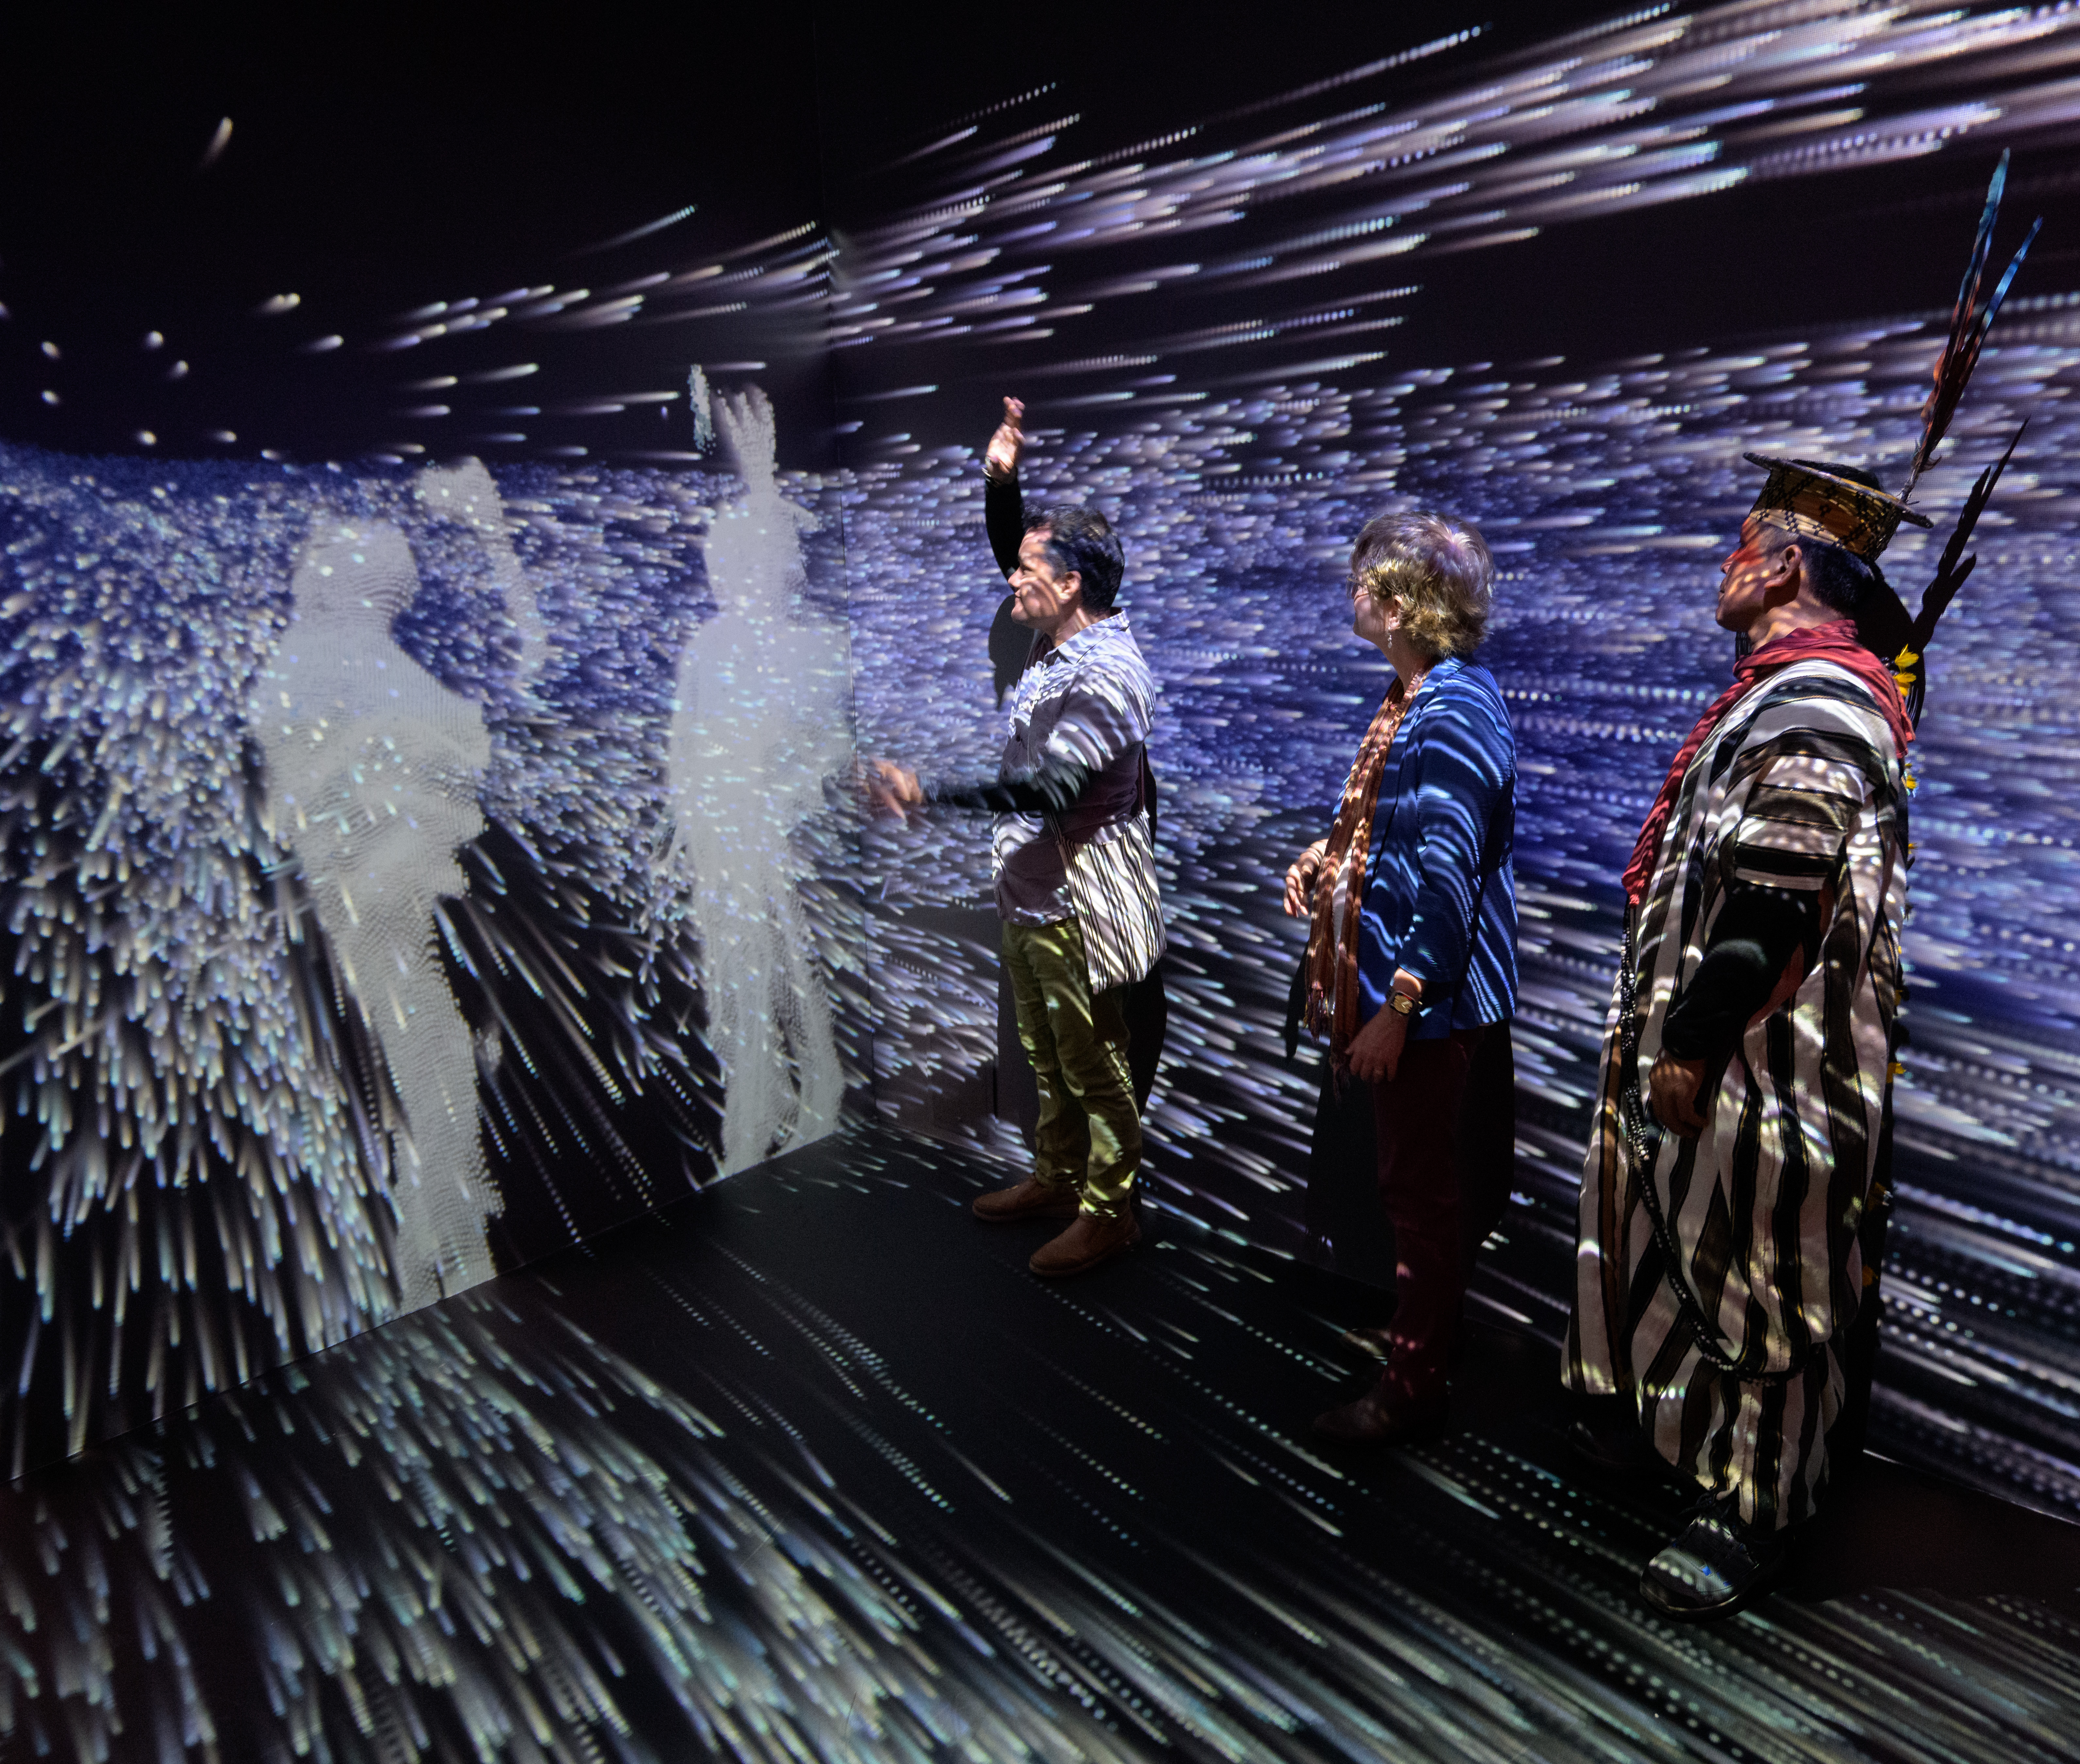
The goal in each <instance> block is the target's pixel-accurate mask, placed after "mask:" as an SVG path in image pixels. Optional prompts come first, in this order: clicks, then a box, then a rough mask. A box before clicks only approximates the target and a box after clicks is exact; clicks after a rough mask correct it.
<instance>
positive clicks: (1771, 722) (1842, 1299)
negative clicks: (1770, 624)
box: [1565, 660, 1906, 1530]
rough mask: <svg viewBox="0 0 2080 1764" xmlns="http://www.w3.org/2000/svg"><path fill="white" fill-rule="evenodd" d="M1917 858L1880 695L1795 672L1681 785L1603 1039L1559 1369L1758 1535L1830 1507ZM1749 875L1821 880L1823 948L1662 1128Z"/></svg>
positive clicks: (1763, 693) (1824, 664) (1747, 705)
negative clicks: (1682, 1117) (1696, 1101)
mask: <svg viewBox="0 0 2080 1764" xmlns="http://www.w3.org/2000/svg"><path fill="white" fill-rule="evenodd" d="M1734 882H1757V883H1763V884H1767V885H1768V886H1772V887H1777V888H1792V889H1803V890H1815V891H1818V892H1819V894H1820V898H1821V903H1822V927H1823V928H1822V933H1821V940H1820V941H1821V949H1820V953H1819V956H1818V960H1816V961H1815V962H1814V963H1813V966H1811V968H1810V970H1808V972H1807V974H1806V976H1805V980H1804V981H1803V983H1801V985H1800V986H1799V987H1798V989H1797V993H1796V994H1795V995H1793V998H1792V999H1791V1000H1790V1002H1789V1004H1784V1005H1783V1006H1782V1007H1781V1008H1779V1009H1777V1010H1776V1011H1775V1012H1771V1013H1770V1014H1768V1016H1763V1017H1762V1018H1761V1019H1760V1020H1758V1021H1755V1022H1754V1023H1751V1024H1750V1025H1749V1027H1748V1029H1747V1033H1746V1034H1745V1035H1744V1036H1743V1037H1742V1041H1741V1042H1740V1044H1739V1045H1738V1047H1737V1048H1736V1049H1735V1050H1734V1052H1733V1054H1732V1055H1731V1057H1730V1058H1729V1060H1728V1061H1727V1062H1726V1066H1725V1069H1724V1071H1723V1072H1714V1071H1709V1070H1708V1071H1707V1073H1706V1075H1705V1097H1704V1102H1703V1104H1702V1105H1701V1106H1700V1112H1701V1113H1702V1114H1703V1115H1704V1117H1705V1123H1706V1125H1705V1130H1704V1132H1703V1133H1702V1134H1701V1135H1700V1137H1699V1138H1696V1139H1694V1140H1688V1139H1682V1138H1678V1137H1677V1136H1676V1135H1675V1134H1674V1133H1660V1132H1659V1129H1656V1128H1655V1127H1654V1125H1653V1121H1652V1117H1651V1114H1650V1112H1648V1111H1647V1109H1646V1106H1645V1104H1646V1096H1647V1074H1648V1072H1649V1071H1650V1068H1651V1067H1652V1066H1653V1064H1654V1058H1655V1057H1656V1055H1657V1054H1659V1052H1660V1051H1661V1031H1662V1023H1663V1020H1664V1018H1665V1017H1666V1016H1667V1013H1668V1012H1669V1010H1670V1008H1671V1006H1672V1005H1673V1004H1674V1003H1675V999H1677V998H1678V997H1679V996H1680V995H1681V993H1682V990H1683V988H1684V986H1685V985H1686V984H1687V983H1688V981H1689V979H1690V978H1691V976H1692V975H1693V974H1695V973H1696V970H1697V966H1698V963H1699V962H1700V961H1701V960H1702V959H1703V957H1704V954H1705V947H1706V945H1707V943H1708V941H1709V938H1710V936H1711V932H1712V928H1713V923H1714V921H1715V920H1716V919H1717V915H1718V911H1719V909H1720V907H1721V905H1722V904H1723V903H1724V902H1725V900H1726V894H1727V890H1728V888H1729V886H1730V885H1731V884H1732V883H1734ZM1905 912H1906V837H1905V828H1904V811H1903V798H1902V794H1901V781H1900V757H1899V755H1898V752H1897V751H1896V748H1895V746H1894V743H1893V735H1892V731H1891V728H1890V727H1889V724H1888V723H1887V722H1886V719H1885V715H1884V714H1883V712H1882V711H1881V710H1880V708H1879V706H1878V705H1877V702H1876V700H1875V699H1874V698H1872V694H1871V692H1870V690H1869V689H1868V687H1867V686H1866V685H1864V683H1863V682H1861V681H1859V680H1857V679H1856V677H1855V676H1854V675H1852V674H1851V673H1850V672H1848V671H1847V669H1846V668H1842V667H1840V666H1839V665H1837V664H1834V663H1832V662H1829V661H1826V660H1807V661H1803V662H1800V663H1797V664H1794V665H1793V666H1791V667H1789V668H1785V669H1784V670H1783V671H1782V672H1780V673H1777V674H1775V675H1773V676H1772V677H1769V678H1768V679H1767V680H1766V681H1763V683H1762V684H1760V685H1758V686H1757V687H1756V688H1755V690H1754V691H1753V692H1752V693H1751V694H1750V695H1749V696H1748V697H1747V698H1745V699H1742V701H1740V702H1738V703H1737V704H1736V705H1735V706H1734V708H1733V709H1732V710H1730V712H1728V713H1727V714H1726V718H1725V719H1724V720H1723V721H1722V722H1721V724H1720V725H1719V727H1718V728H1717V730H1716V731H1713V735H1711V737H1710V738H1709V740H1707V741H1706V742H1705V745H1704V746H1703V747H1702V748H1700V750H1699V752H1698V753H1697V756H1696V758H1695V759H1694V760H1692V762H1691V764H1690V766H1689V768H1688V771H1687V772H1686V773H1684V778H1683V782H1682V786H1681V788H1680V792H1679V794H1678V795H1677V798H1676V801H1675V807H1674V810H1673V811H1672V812H1671V815H1670V818H1669V823H1668V829H1667V833H1666V834H1665V836H1663V841H1662V848H1661V853H1660V856H1659V860H1658V861H1657V863H1656V865H1655V869H1654V876H1653V879H1652V881H1651V882H1650V884H1649V886H1648V888H1647V891H1646V896H1645V898H1644V899H1642V902H1641V903H1640V905H1639V907H1638V910H1637V911H1636V913H1635V915H1634V919H1633V935H1632V936H1631V939H1630V940H1629V945H1628V954H1627V960H1628V962H1629V965H1630V968H1631V981H1630V984H1629V985H1628V983H1627V978H1626V975H1625V974H1624V973H1622V972H1621V974H1620V976H1619V980H1618V984H1617V989H1616V992H1615V995H1614V996H1613V999H1612V1005H1611V1012H1610V1016H1609V1020H1608V1024H1607V1026H1606V1029H1605V1032H1604V1053H1603V1062H1602V1068H1601V1071H1600V1079H1599V1084H1598V1102H1597V1109H1596V1123H1595V1127H1594V1130H1593V1132H1592V1133H1591V1138H1590V1142H1589V1148H1588V1154H1587V1159H1586V1160H1585V1163H1584V1167H1583V1177H1582V1195H1581V1213H1580V1221H1579V1244H1578V1251H1577V1255H1576V1258H1575V1278H1576V1288H1575V1315H1574V1318H1573V1321H1572V1322H1571V1323H1570V1327H1569V1330H1568V1339H1567V1349H1566V1373H1565V1376H1566V1379H1567V1381H1568V1382H1569V1384H1570V1385H1572V1386H1573V1387H1574V1388H1575V1389H1577V1390H1579V1391H1581V1392H1583V1393H1585V1394H1588V1395H1592V1396H1595V1395H1609V1394H1612V1393H1631V1394H1634V1395H1636V1396H1637V1398H1638V1402H1639V1403H1640V1406H1641V1413H1642V1418H1643V1420H1644V1421H1645V1423H1646V1426H1647V1429H1648V1431H1649V1433H1650V1437H1651V1438H1652V1439H1653V1442H1654V1447H1655V1448H1656V1449H1657V1450H1658V1451H1659V1452H1660V1454H1661V1456H1663V1457H1664V1458H1666V1459H1667V1460H1669V1462H1670V1463H1671V1464H1675V1465H1676V1466H1677V1467H1679V1468H1680V1469H1684V1470H1687V1471H1688V1472H1689V1473H1691V1474H1692V1475H1693V1476H1695V1477H1696V1479H1697V1481H1699V1483H1700V1484H1701V1485H1703V1486H1704V1487H1705V1488H1706V1489H1707V1490H1711V1491H1713V1492H1714V1493H1717V1494H1738V1497H1739V1501H1740V1513H1741V1516H1742V1519H1746V1520H1747V1521H1748V1522H1750V1523H1757V1524H1759V1525H1760V1526H1761V1527H1763V1529H1765V1530H1768V1529H1770V1528H1772V1527H1776V1526H1780V1525H1786V1524H1791V1523H1796V1522H1797V1520H1799V1519H1804V1518H1805V1517H1807V1516H1808V1515H1810V1513H1811V1512H1812V1511H1813V1506H1814V1501H1815V1499H1816V1498H1817V1497H1818V1494H1819V1492H1820V1490H1821V1488H1822V1485H1824V1483H1825V1481H1826V1435H1827V1431H1828V1429H1829V1428H1830V1427H1831V1426H1832V1425H1833V1424H1834V1422H1835V1418H1836V1417H1837V1415H1838V1414H1839V1413H1840V1411H1841V1408H1842V1403H1843V1390H1844V1381H1843V1365H1842V1347H1843V1343H1844V1341H1845V1339H1846V1338H1847V1333H1848V1330H1849V1326H1850V1325H1851V1322H1854V1320H1855V1318H1856V1309H1857V1306H1858V1305H1859V1302H1860V1300H1861V1298H1862V1297H1863V1293H1864V1271H1863V1263H1862V1258H1861V1254H1860V1248H1859V1245H1858V1241H1857V1226H1858V1224H1859V1221H1860V1217H1861V1216H1862V1213H1863V1209H1864V1199H1865V1196H1866V1193H1867V1191H1868V1188H1869V1185H1870V1181H1871V1175H1872V1163H1873V1159H1875V1157H1876V1154H1877V1143H1878V1137H1879V1129H1880V1122H1881V1114H1882V1110H1883V1107H1884V1104H1885V1092H1886V1087H1887V1085H1888V1084H1889V1082H1890V1070H1891V1058H1892V1046H1893V1038H1892V1037H1893V1018H1894V1016H1895V1015H1896V1013H1897V1011H1898V1000H1899V996H1900V989H1901V985H1902V973H1901V962H1900V928H1901V925H1902V922H1903V920H1904V916H1905ZM1628 999H1630V1000H1631V1002H1632V1013H1631V1014H1632V1020H1633V1024H1634V1025H1636V1034H1637V1042H1636V1045H1635V1048H1634V1051H1633V1057H1632V1058H1630V1059H1629V1060H1628V1059H1627V1058H1625V1053H1624V1045H1625V1041H1627V1040H1628V1039H1629V1037H1628V1036H1627V1034H1626V1033H1625V1032H1626V1029H1627V1024H1626V1021H1625V1016H1626V1010H1625V1006H1626V1002H1627V1000H1628ZM1629 1083H1632V1084H1636V1085H1637V1086H1638V1090H1637V1092H1636V1095H1637V1098H1638V1105H1639V1106H1638V1113H1637V1118H1638V1120H1639V1121H1642V1122H1644V1123H1645V1124H1646V1127H1645V1133H1644V1135H1643V1137H1642V1138H1638V1139H1629V1138H1628V1133H1627V1130H1626V1125H1625V1122H1626V1114H1627V1109H1626V1099H1625V1095H1624V1092H1625V1088H1626V1087H1628V1084H1629ZM1635 1146H1638V1147H1639V1148H1640V1149H1635ZM1642 1150H1644V1151H1645V1153H1646V1155H1645V1156H1644V1157H1642ZM1649 1172H1650V1174H1651V1187H1650V1189H1643V1188H1642V1178H1643V1177H1646V1175H1648V1174H1649Z"/></svg>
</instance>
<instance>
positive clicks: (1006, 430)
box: [982, 398, 1025, 478]
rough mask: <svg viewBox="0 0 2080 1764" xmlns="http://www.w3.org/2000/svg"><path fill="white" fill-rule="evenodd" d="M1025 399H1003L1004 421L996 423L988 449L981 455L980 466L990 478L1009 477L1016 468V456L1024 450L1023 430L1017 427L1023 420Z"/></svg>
mask: <svg viewBox="0 0 2080 1764" xmlns="http://www.w3.org/2000/svg"><path fill="white" fill-rule="evenodd" d="M1024 420H1025V400H1024V399H1022V398H1007V399H1005V400H1004V421H1002V422H1000V423H999V424H998V425H996V434H993V435H992V436H991V437H990V438H989V450H988V452H987V453H985V454H984V455H983V463H982V468H983V471H985V472H987V473H988V475H989V476H991V477H992V478H1009V477H1010V476H1013V474H1015V473H1016V472H1017V470H1018V456H1019V455H1021V453H1023V452H1025V430H1024V429H1021V428H1020V427H1019V424H1020V423H1021V421H1024Z"/></svg>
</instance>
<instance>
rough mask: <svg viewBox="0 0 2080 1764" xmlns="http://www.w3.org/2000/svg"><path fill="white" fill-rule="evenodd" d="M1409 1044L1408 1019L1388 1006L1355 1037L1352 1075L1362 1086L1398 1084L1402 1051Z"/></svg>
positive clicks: (1375, 1014)
mask: <svg viewBox="0 0 2080 1764" xmlns="http://www.w3.org/2000/svg"><path fill="white" fill-rule="evenodd" d="M1407 1045H1408V1019H1407V1017H1405V1016H1403V1015H1402V1014H1401V1012H1399V1011H1396V1010H1393V1009H1391V1008H1389V1007H1387V1006H1386V1005H1382V1006H1381V1007H1380V1008H1379V1009H1378V1011H1376V1012H1373V1015H1372V1016H1370V1017H1369V1018H1368V1019H1367V1020H1366V1021H1365V1026H1364V1027H1363V1028H1362V1029H1360V1030H1359V1031H1358V1032H1357V1034H1356V1035H1355V1036H1353V1037H1352V1038H1351V1050H1350V1052H1349V1054H1348V1055H1347V1056H1346V1058H1348V1060H1349V1062H1350V1067H1351V1076H1352V1077H1353V1078H1355V1079H1358V1080H1359V1081H1360V1082H1361V1083H1366V1084H1377V1083H1381V1082H1382V1080H1384V1081H1385V1082H1386V1083H1393V1082H1394V1074H1395V1073H1396V1072H1398V1071H1400V1070H1401V1053H1402V1050H1403V1048H1405V1047H1406V1046H1407Z"/></svg>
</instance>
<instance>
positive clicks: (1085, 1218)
mask: <svg viewBox="0 0 2080 1764" xmlns="http://www.w3.org/2000/svg"><path fill="white" fill-rule="evenodd" d="M1140 1241H1141V1227H1140V1226H1139V1225H1138V1224H1137V1223H1135V1221H1134V1210H1133V1209H1132V1208H1129V1209H1127V1210H1126V1212H1125V1213H1122V1214H1121V1215H1120V1216H1119V1217H1118V1218H1117V1219H1101V1218H1100V1217H1098V1216H1097V1214H1096V1213H1078V1214H1077V1215H1076V1221H1075V1223H1073V1224H1072V1225H1071V1226H1070V1227H1069V1229H1068V1230H1066V1231H1064V1232H1063V1234H1061V1235H1060V1236H1059V1237H1058V1238H1055V1240H1054V1241H1053V1242H1049V1243H1043V1244H1042V1245H1041V1246H1040V1247H1039V1248H1038V1249H1037V1250H1035V1251H1034V1252H1033V1259H1032V1260H1031V1261H1030V1262H1028V1263H1026V1264H1025V1265H1026V1266H1027V1267H1030V1268H1031V1269H1032V1270H1033V1272H1034V1273H1035V1274H1039V1275H1043V1276H1046V1278H1048V1279H1050V1280H1060V1279H1062V1278H1063V1276H1066V1275H1070V1274H1080V1273H1082V1272H1084V1270H1085V1269H1086V1268H1093V1267H1097V1265H1098V1263H1101V1262H1109V1261H1110V1260H1111V1259H1113V1257H1114V1256H1115V1255H1118V1254H1119V1253H1120V1252H1121V1251H1122V1250H1130V1249H1132V1248H1133V1247H1134V1245H1135V1244H1137V1243H1139V1242H1140Z"/></svg>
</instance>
